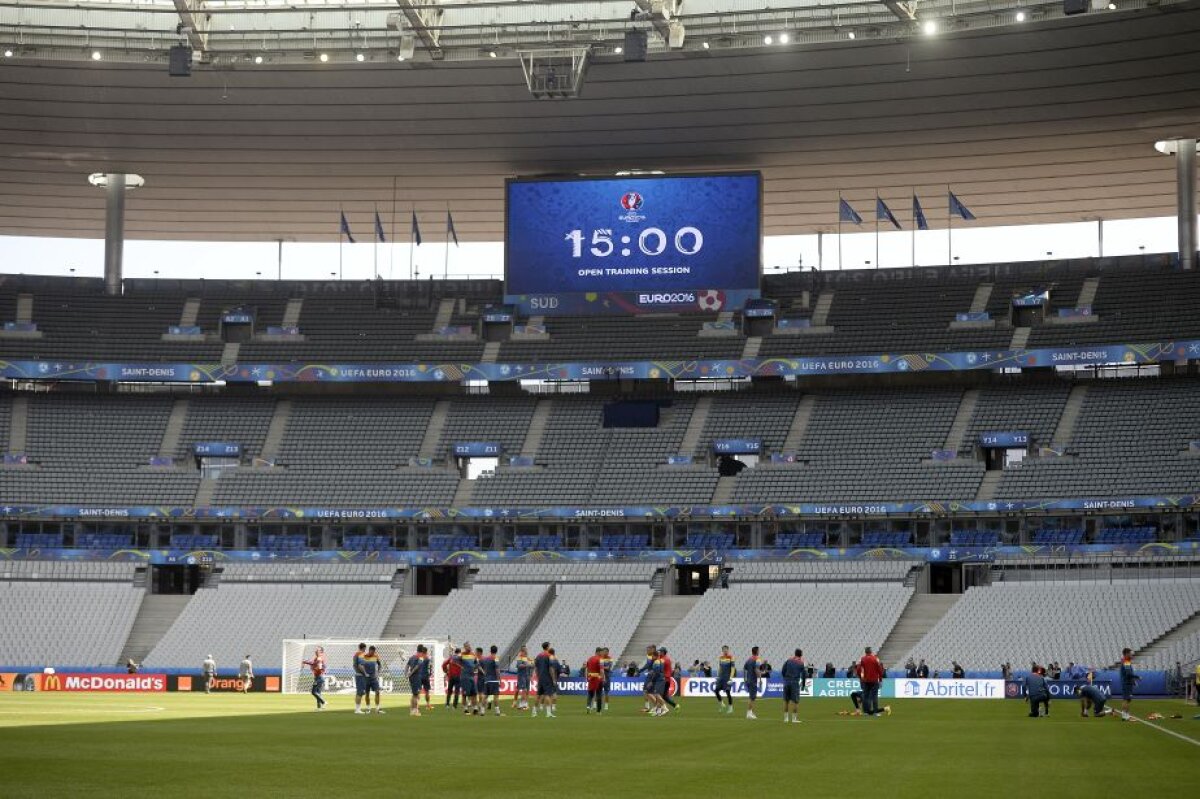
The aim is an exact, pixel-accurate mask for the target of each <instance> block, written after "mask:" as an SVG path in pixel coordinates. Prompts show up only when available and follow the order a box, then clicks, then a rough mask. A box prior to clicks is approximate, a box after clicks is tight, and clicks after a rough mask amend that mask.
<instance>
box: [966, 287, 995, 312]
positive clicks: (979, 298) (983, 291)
mask: <svg viewBox="0 0 1200 799" xmlns="http://www.w3.org/2000/svg"><path fill="white" fill-rule="evenodd" d="M994 288H995V284H993V283H980V284H979V285H978V286H976V287H975V297H974V298H973V299H972V300H971V307H970V308H969V309H968V310H970V312H971V313H983V312H984V311H986V310H987V309H988V302H989V301H990V300H991V299H992V289H994Z"/></svg>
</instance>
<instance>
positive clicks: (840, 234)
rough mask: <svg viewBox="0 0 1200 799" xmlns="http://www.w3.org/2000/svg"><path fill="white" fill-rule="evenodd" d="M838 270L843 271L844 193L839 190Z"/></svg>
mask: <svg viewBox="0 0 1200 799" xmlns="http://www.w3.org/2000/svg"><path fill="white" fill-rule="evenodd" d="M838 271H839V272H840V271H842V193H841V192H840V191H839V192H838Z"/></svg>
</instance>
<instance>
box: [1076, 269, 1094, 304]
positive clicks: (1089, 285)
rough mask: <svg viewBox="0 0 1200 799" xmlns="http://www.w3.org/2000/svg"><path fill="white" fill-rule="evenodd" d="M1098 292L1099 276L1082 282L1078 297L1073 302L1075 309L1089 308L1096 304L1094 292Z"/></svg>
mask: <svg viewBox="0 0 1200 799" xmlns="http://www.w3.org/2000/svg"><path fill="white" fill-rule="evenodd" d="M1099 290H1100V278H1099V276H1093V277H1089V278H1087V279H1086V280H1084V281H1083V286H1082V287H1081V288H1080V289H1079V297H1077V298H1076V300H1075V307H1076V308H1089V307H1091V306H1092V304H1093V303H1095V302H1096V292H1097V291H1099Z"/></svg>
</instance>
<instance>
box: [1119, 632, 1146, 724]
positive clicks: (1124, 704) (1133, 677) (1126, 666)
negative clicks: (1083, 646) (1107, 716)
mask: <svg viewBox="0 0 1200 799" xmlns="http://www.w3.org/2000/svg"><path fill="white" fill-rule="evenodd" d="M1117 673H1118V674H1119V675H1120V677H1121V717H1122V718H1124V719H1125V720H1126V721H1131V719H1130V717H1129V703H1130V702H1132V701H1133V688H1134V686H1135V685H1137V684H1138V681H1139V680H1141V679H1142V678H1141V677H1139V676H1138V674H1137V672H1135V671H1134V670H1133V650H1132V649H1130V648H1129V647H1125V648H1124V649H1122V650H1121V667H1120V669H1119V670H1118V672H1117Z"/></svg>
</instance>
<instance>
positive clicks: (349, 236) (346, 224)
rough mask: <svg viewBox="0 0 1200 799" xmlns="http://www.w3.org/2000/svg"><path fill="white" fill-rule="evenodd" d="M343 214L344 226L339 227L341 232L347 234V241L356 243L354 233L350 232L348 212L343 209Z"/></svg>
mask: <svg viewBox="0 0 1200 799" xmlns="http://www.w3.org/2000/svg"><path fill="white" fill-rule="evenodd" d="M341 215H342V226H341V227H340V228H339V231H340V232H341V233H342V234H343V235H345V237H346V241H348V242H350V243H351V244H353V243H354V236H353V235H352V234H351V233H350V223H349V222H347V221H346V212H345V211H342V212H341Z"/></svg>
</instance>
